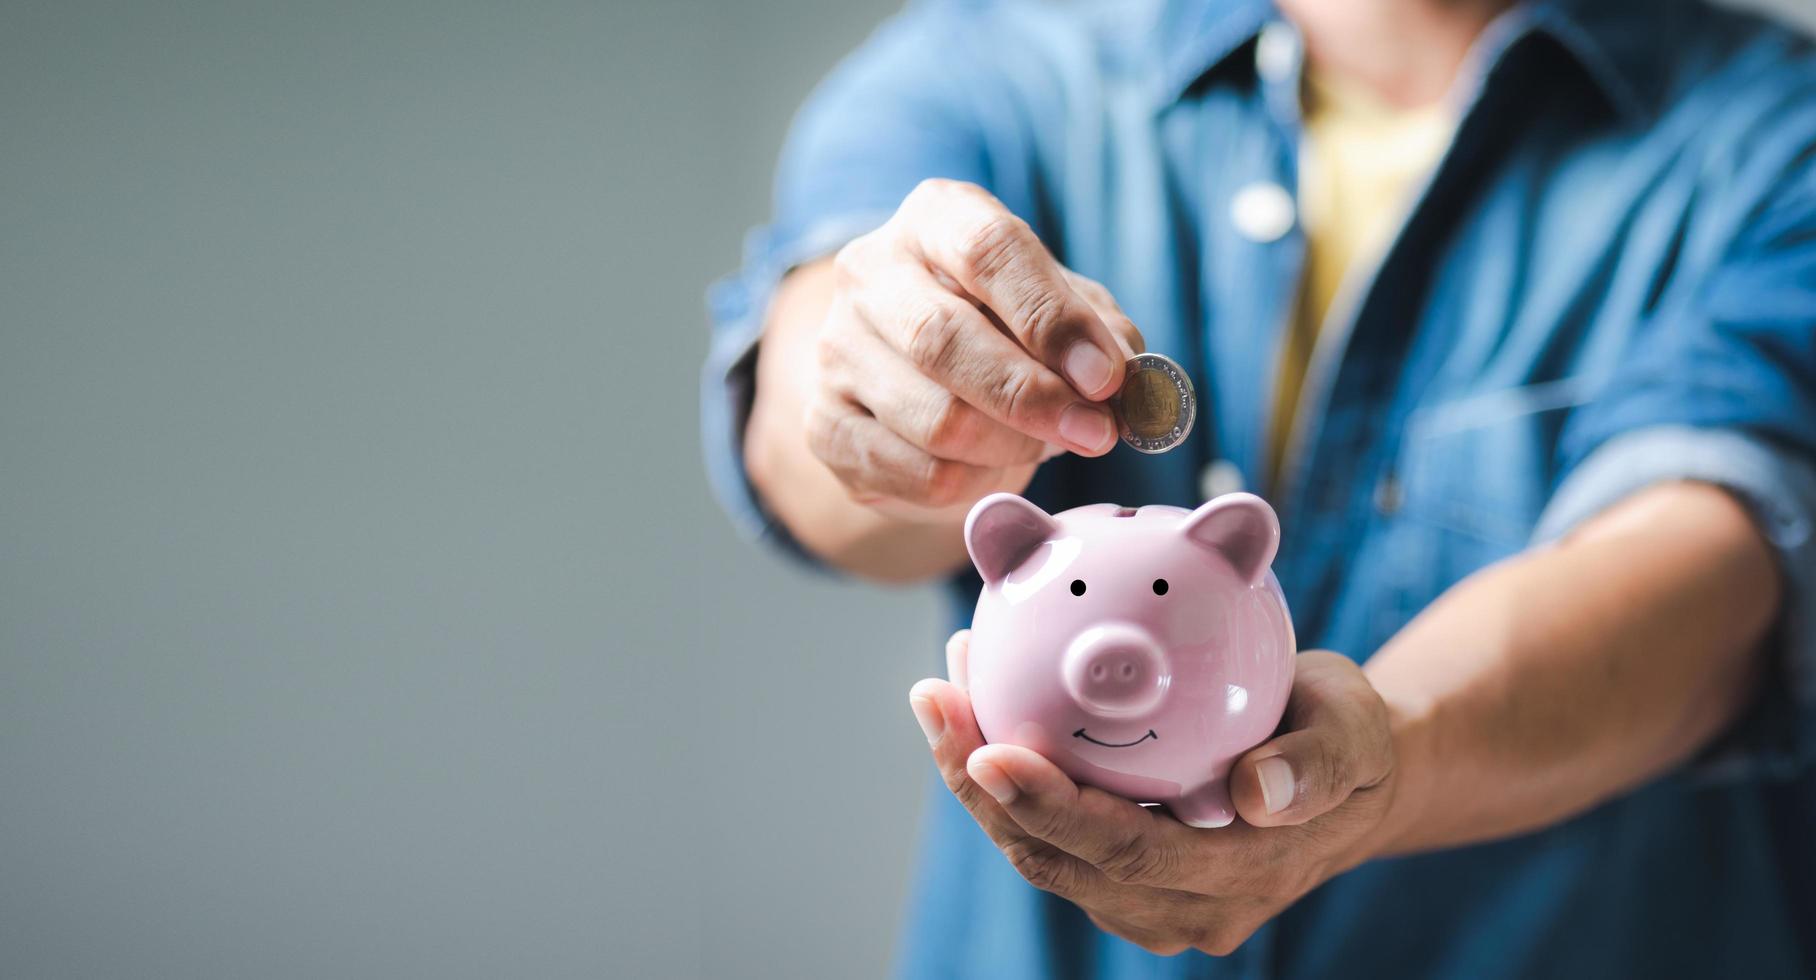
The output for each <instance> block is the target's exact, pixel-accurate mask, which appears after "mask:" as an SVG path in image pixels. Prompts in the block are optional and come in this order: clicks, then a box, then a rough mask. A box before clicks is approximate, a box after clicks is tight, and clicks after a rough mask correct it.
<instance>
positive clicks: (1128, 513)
mask: <svg viewBox="0 0 1816 980" xmlns="http://www.w3.org/2000/svg"><path fill="white" fill-rule="evenodd" d="M1110 516H1111V517H1134V516H1135V508H1133V507H1118V508H1116V513H1114V514H1111V515H1110Z"/></svg>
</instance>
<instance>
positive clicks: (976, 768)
mask: <svg viewBox="0 0 1816 980" xmlns="http://www.w3.org/2000/svg"><path fill="white" fill-rule="evenodd" d="M967 769H968V770H969V771H970V773H971V781H972V782H974V783H976V784H978V785H979V786H982V787H983V788H984V792H986V793H989V794H990V795H991V797H993V798H994V799H995V800H996V802H998V803H1008V802H1009V801H1010V800H1013V799H1015V780H1013V779H1010V778H1009V774H1008V773H1006V772H1003V771H1002V770H1001V769H1000V768H998V767H996V766H994V765H992V764H990V763H988V762H973V763H972V764H971V765H970V766H968V767H967Z"/></svg>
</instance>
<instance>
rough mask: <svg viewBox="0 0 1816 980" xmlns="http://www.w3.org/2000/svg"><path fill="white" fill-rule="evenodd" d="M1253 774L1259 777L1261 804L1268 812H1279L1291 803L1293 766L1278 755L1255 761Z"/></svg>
mask: <svg viewBox="0 0 1816 980" xmlns="http://www.w3.org/2000/svg"><path fill="white" fill-rule="evenodd" d="M1255 775H1257V776H1259V777H1261V805H1262V806H1263V807H1264V808H1266V810H1267V812H1269V813H1279V812H1280V811H1281V810H1284V809H1286V808H1287V807H1289V806H1291V805H1292V803H1293V767H1292V764H1291V763H1289V762H1287V761H1286V760H1285V759H1284V758H1282V757H1280V756H1277V755H1276V756H1272V757H1270V758H1266V759H1262V760H1261V761H1260V762H1257V763H1255Z"/></svg>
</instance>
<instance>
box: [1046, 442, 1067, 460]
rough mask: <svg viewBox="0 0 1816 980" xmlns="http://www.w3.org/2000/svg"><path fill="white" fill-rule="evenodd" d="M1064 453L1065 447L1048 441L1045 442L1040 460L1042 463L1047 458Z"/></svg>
mask: <svg viewBox="0 0 1816 980" xmlns="http://www.w3.org/2000/svg"><path fill="white" fill-rule="evenodd" d="M1065 454H1066V447H1064V446H1056V445H1054V444H1053V443H1050V442H1049V443H1047V449H1046V451H1045V452H1043V453H1041V454H1040V461H1041V462H1043V463H1044V462H1046V461H1047V460H1049V459H1054V458H1056V457H1059V456H1064V455H1065Z"/></svg>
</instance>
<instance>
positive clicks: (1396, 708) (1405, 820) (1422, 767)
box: [1362, 691, 1437, 861]
mask: <svg viewBox="0 0 1816 980" xmlns="http://www.w3.org/2000/svg"><path fill="white" fill-rule="evenodd" d="M1380 693H1381V698H1382V700H1383V701H1384V702H1385V703H1386V705H1387V716H1388V731H1389V733H1390V735H1391V737H1392V740H1393V747H1394V767H1393V772H1392V773H1391V774H1390V775H1389V777H1388V783H1389V787H1388V788H1389V794H1388V804H1387V810H1386V812H1385V813H1384V814H1383V815H1382V817H1381V822H1380V823H1379V824H1377V825H1376V827H1375V831H1374V833H1372V834H1370V835H1369V836H1368V838H1367V839H1366V841H1365V849H1364V854H1363V855H1362V860H1365V861H1366V860H1374V859H1375V858H1384V857H1393V856H1395V855H1398V854H1404V853H1406V852H1408V851H1413V850H1417V849H1418V845H1417V841H1418V840H1419V839H1420V834H1419V828H1420V826H1421V825H1422V822H1423V821H1424V819H1425V818H1426V815H1427V814H1428V813H1429V812H1430V802H1431V799H1432V796H1433V793H1434V790H1433V782H1434V776H1435V774H1436V772H1437V765H1436V760H1435V758H1434V750H1435V747H1436V739H1435V738H1434V735H1433V733H1434V728H1435V723H1434V711H1433V706H1432V704H1431V703H1430V701H1429V700H1428V699H1422V698H1412V697H1405V696H1400V695H1396V694H1394V693H1391V692H1387V691H1383V692H1380Z"/></svg>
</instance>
